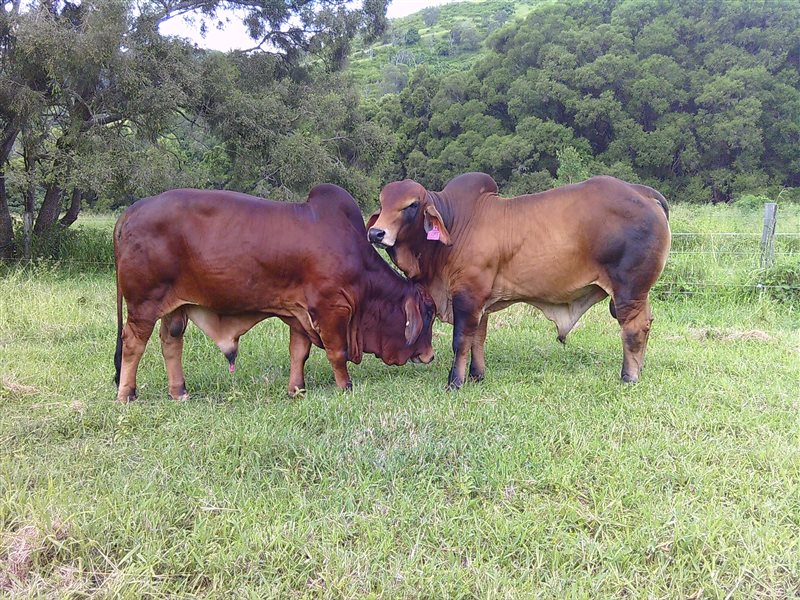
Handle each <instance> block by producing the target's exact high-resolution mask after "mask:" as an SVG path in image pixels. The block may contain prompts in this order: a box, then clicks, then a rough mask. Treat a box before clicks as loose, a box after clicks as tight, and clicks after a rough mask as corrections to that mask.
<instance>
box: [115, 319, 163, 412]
mask: <svg viewBox="0 0 800 600" xmlns="http://www.w3.org/2000/svg"><path fill="white" fill-rule="evenodd" d="M155 324H156V318H155V317H137V316H135V315H131V314H130V313H129V314H128V322H127V323H125V327H124V328H123V329H122V365H121V368H120V376H119V388H118V389H117V400H118V401H119V402H122V403H124V404H126V403H128V402H130V401H132V400H136V370H137V369H138V368H139V361H140V360H141V359H142V354H144V349H145V347H147V340H149V339H150V334H151V333H153V327H155Z"/></svg>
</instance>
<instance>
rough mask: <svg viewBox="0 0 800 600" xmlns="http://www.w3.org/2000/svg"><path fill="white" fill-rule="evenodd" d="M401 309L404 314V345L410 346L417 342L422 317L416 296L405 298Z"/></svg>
mask: <svg viewBox="0 0 800 600" xmlns="http://www.w3.org/2000/svg"><path fill="white" fill-rule="evenodd" d="M403 309H404V311H405V313H406V344H408V345H411V344H413V343H414V342H416V341H417V338H418V337H419V334H420V333H421V332H422V315H421V314H420V312H419V304H418V303H417V297H416V294H414V295H413V296H409V297H408V298H406V301H405V304H404V305H403Z"/></svg>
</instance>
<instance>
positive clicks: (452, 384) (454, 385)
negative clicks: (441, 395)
mask: <svg viewBox="0 0 800 600" xmlns="http://www.w3.org/2000/svg"><path fill="white" fill-rule="evenodd" d="M462 385H464V379H463V378H462V377H454V376H453V374H452V373H451V374H450V377H449V378H448V380H447V387H446V388H445V389H446V390H447V391H448V392H454V391H456V390H458V389H460V388H461V386H462Z"/></svg>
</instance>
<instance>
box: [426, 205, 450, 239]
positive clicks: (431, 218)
mask: <svg viewBox="0 0 800 600" xmlns="http://www.w3.org/2000/svg"><path fill="white" fill-rule="evenodd" d="M434 227H435V228H436V231H435V230H434ZM437 231H438V233H437ZM425 233H427V234H428V239H429V240H439V241H440V242H442V243H443V244H444V245H445V246H452V245H453V240H451V239H450V232H449V231H447V227H445V226H444V220H443V219H442V215H440V214H439V211H438V210H436V207H435V206H434V205H433V204H428V205H427V206H426V207H425Z"/></svg>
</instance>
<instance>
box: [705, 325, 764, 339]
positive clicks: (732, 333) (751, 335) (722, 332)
mask: <svg viewBox="0 0 800 600" xmlns="http://www.w3.org/2000/svg"><path fill="white" fill-rule="evenodd" d="M689 338H691V339H693V340H698V341H705V340H713V341H718V342H750V341H755V342H774V341H775V338H774V337H773V336H771V335H770V334H768V333H767V332H766V331H761V330H759V329H749V330H746V331H738V330H735V329H734V330H731V329H720V328H718V327H690V328H689Z"/></svg>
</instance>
